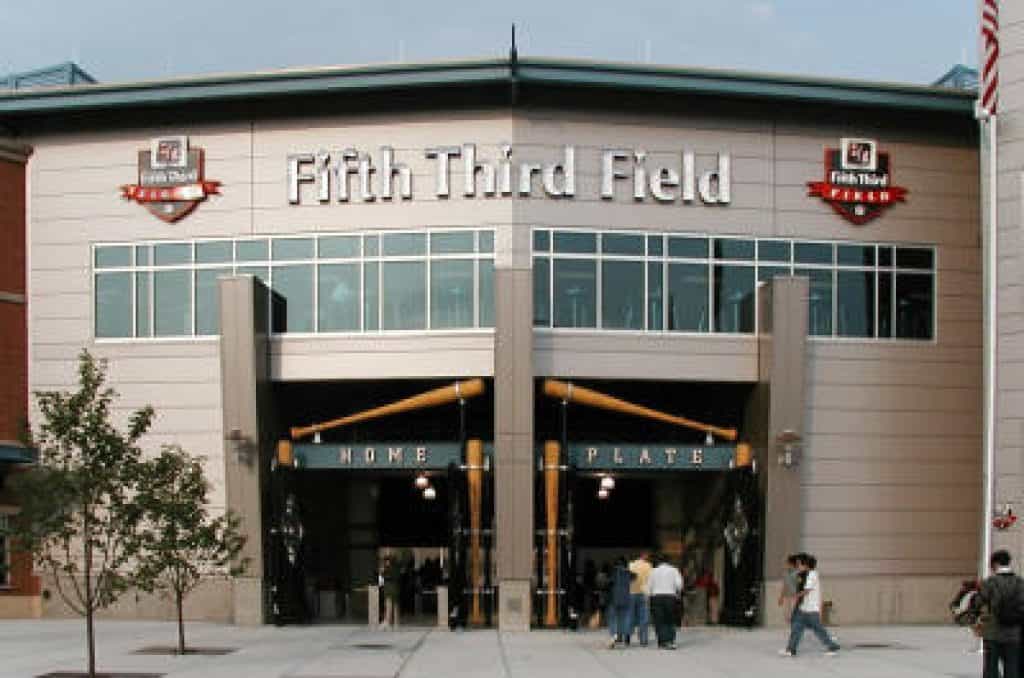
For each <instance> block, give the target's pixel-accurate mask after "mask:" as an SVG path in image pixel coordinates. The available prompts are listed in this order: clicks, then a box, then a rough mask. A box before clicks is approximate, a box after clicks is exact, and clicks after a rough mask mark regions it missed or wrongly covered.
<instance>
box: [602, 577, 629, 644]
mask: <svg viewBox="0 0 1024 678" xmlns="http://www.w3.org/2000/svg"><path fill="white" fill-rule="evenodd" d="M632 578H633V575H632V574H631V573H630V571H629V570H628V569H627V568H626V559H625V558H622V557H619V558H618V559H616V561H615V567H614V568H612V574H611V581H610V582H609V585H608V630H609V631H610V632H611V635H612V639H611V643H610V644H609V647H610V648H614V647H616V646H621V645H629V637H630V635H632V631H633V622H632V621H631V619H630V618H631V617H632V615H631V614H630V613H631V612H632V609H631V605H632V602H633V599H632V598H631V597H630V595H629V585H630V581H631V579H632ZM613 626H614V629H613V628H612V627H613Z"/></svg>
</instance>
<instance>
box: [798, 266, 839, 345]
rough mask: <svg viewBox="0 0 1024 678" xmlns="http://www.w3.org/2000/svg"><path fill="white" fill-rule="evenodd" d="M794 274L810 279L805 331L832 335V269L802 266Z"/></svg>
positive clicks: (818, 335)
mask: <svg viewBox="0 0 1024 678" xmlns="http://www.w3.org/2000/svg"><path fill="white" fill-rule="evenodd" d="M796 275H805V276H807V277H808V278H809V279H810V295H811V296H810V299H809V300H808V303H807V307H808V308H807V313H808V318H807V333H808V334H810V335H812V336H815V337H830V336H832V271H831V270H823V269H818V268H814V269H808V268H803V269H797V270H796Z"/></svg>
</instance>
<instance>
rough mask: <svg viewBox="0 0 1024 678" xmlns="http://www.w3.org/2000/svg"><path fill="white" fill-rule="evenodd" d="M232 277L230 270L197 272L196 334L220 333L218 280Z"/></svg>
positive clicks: (201, 270) (210, 269) (203, 270)
mask: <svg viewBox="0 0 1024 678" xmlns="http://www.w3.org/2000/svg"><path fill="white" fill-rule="evenodd" d="M222 275H231V269H230V268H201V269H199V270H198V271H196V334H197V335H200V336H203V335H211V334H219V333H220V295H219V294H218V291H217V278H219V277H220V276H222Z"/></svg>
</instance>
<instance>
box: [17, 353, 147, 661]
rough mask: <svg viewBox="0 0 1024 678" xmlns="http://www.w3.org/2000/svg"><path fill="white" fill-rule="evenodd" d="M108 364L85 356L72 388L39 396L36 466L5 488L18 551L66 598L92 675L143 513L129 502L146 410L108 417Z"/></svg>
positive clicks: (126, 580)
mask: <svg viewBox="0 0 1024 678" xmlns="http://www.w3.org/2000/svg"><path fill="white" fill-rule="evenodd" d="M105 384H106V363H105V361H97V360H96V359H95V358H93V356H92V355H90V354H89V352H88V351H85V350H83V351H82V353H81V354H79V357H78V388H77V390H76V391H74V392H70V393H66V392H60V391H46V392H37V393H36V394H35V398H36V403H37V405H38V408H39V424H38V426H37V427H35V429H34V430H33V431H32V432H31V434H32V442H33V444H34V445H35V446H36V447H37V448H38V449H39V451H40V464H39V465H38V466H36V467H34V468H33V469H31V470H30V471H28V472H27V473H22V474H18V476H17V478H16V479H15V480H14V482H13V483H12V484H13V485H14V491H15V494H16V496H17V499H18V501H19V503H20V507H21V508H20V512H19V513H18V514H17V515H16V516H15V517H14V519H13V520H12V521H11V522H12V524H11V533H12V536H13V537H14V542H15V544H16V546H17V548H19V549H22V550H25V551H28V552H30V553H32V555H33V558H34V560H35V563H36V565H37V566H38V567H39V568H40V570H41V571H43V572H46V573H47V574H49V575H50V576H51V577H52V579H53V585H54V586H55V588H56V589H57V592H58V594H59V595H60V597H61V598H62V599H63V600H64V602H65V603H66V604H67V605H68V607H69V608H71V609H72V610H73V611H74V612H76V613H77V614H79V615H81V616H83V617H85V633H86V645H87V648H88V656H89V665H88V675H89V676H90V678H92V677H94V676H95V675H96V642H95V634H94V626H93V622H94V617H95V614H96V612H97V611H99V610H102V609H103V608H105V607H107V606H109V605H111V604H112V603H113V602H114V601H116V600H117V598H118V597H119V596H120V595H121V594H122V593H123V592H124V591H125V590H126V589H128V588H129V587H130V586H131V585H132V584H133V582H134V577H133V574H132V572H131V565H132V560H133V558H134V556H135V555H136V553H137V551H138V547H139V532H138V526H139V522H140V518H141V511H140V510H139V507H138V504H137V502H136V501H135V499H134V497H135V494H136V492H137V490H138V482H139V479H140V474H141V470H142V461H141V457H142V453H141V450H140V449H139V447H138V444H137V443H138V440H139V438H140V437H141V436H142V435H143V434H144V433H145V432H146V431H147V430H149V427H150V426H151V425H152V422H153V408H151V407H148V406H147V407H143V408H142V409H139V410H136V411H135V412H132V413H131V414H130V416H129V418H128V430H127V431H125V432H122V431H120V430H118V428H117V427H116V426H115V425H114V424H113V423H112V421H111V409H112V406H113V403H114V400H115V398H116V395H117V394H116V393H115V392H114V390H113V389H111V388H109V387H107V386H106V385H105Z"/></svg>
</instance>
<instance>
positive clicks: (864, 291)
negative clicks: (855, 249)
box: [836, 271, 875, 337]
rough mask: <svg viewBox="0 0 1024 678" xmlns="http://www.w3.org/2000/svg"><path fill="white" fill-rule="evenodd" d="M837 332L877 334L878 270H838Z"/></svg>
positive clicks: (868, 335)
mask: <svg viewBox="0 0 1024 678" xmlns="http://www.w3.org/2000/svg"><path fill="white" fill-rule="evenodd" d="M836 276H837V277H836V334H837V335H838V336H840V337H873V336H875V272H874V271H838V272H837V273H836Z"/></svg>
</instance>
